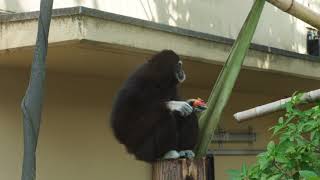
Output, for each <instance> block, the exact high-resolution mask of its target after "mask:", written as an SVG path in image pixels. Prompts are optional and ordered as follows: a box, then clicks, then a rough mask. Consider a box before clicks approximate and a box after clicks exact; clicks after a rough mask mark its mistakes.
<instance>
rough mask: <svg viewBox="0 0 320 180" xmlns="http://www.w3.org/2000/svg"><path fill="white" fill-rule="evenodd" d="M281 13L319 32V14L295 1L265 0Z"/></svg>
mask: <svg viewBox="0 0 320 180" xmlns="http://www.w3.org/2000/svg"><path fill="white" fill-rule="evenodd" d="M267 1H268V2H269V3H271V4H273V5H274V6H276V7H278V8H279V9H281V10H282V11H284V12H286V13H288V14H291V15H292V16H294V17H296V18H298V19H300V20H302V21H304V22H306V23H308V24H310V25H311V26H313V27H315V28H317V29H319V30H320V14H319V13H316V12H315V11H313V10H312V9H310V8H308V7H306V6H304V5H302V4H300V3H298V2H296V1H295V0H267Z"/></svg>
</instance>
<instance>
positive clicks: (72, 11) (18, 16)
mask: <svg viewBox="0 0 320 180" xmlns="http://www.w3.org/2000/svg"><path fill="white" fill-rule="evenodd" d="M74 15H84V16H90V17H94V18H100V19H105V20H109V21H115V22H119V23H124V24H130V25H134V26H139V27H144V28H148V29H153V30H158V31H163V32H169V33H173V34H177V35H181V36H188V37H192V38H197V39H202V40H207V41H212V42H216V43H222V44H228V45H232V44H233V42H234V41H235V40H234V39H231V38H226V37H222V36H216V35H213V34H208V33H203V32H199V31H193V30H189V29H184V28H180V27H174V26H169V25H166V24H161V23H155V22H152V21H146V20H142V19H137V18H133V17H129V16H123V15H119V14H114V13H110V12H105V11H100V10H97V9H92V8H87V7H83V6H77V7H70V8H59V9H54V10H53V11H52V17H63V16H74ZM38 16H39V11H32V12H23V13H14V14H3V15H0V23H7V22H16V21H26V20H34V19H37V18H38ZM250 49H252V50H257V51H262V52H265V53H270V54H275V55H281V56H287V57H291V58H296V59H302V60H309V61H315V62H320V57H317V56H311V55H307V54H301V53H297V52H293V51H288V50H284V49H279V48H275V47H269V46H265V45H260V44H255V43H251V45H250Z"/></svg>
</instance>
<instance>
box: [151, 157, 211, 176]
mask: <svg viewBox="0 0 320 180" xmlns="http://www.w3.org/2000/svg"><path fill="white" fill-rule="evenodd" d="M152 171H153V172H152V180H206V172H207V168H206V159H205V158H200V159H175V160H163V161H157V162H156V163H154V164H153V167H152Z"/></svg>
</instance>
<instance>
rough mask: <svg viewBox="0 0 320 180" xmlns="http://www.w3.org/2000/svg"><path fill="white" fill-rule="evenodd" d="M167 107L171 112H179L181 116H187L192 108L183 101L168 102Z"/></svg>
mask: <svg viewBox="0 0 320 180" xmlns="http://www.w3.org/2000/svg"><path fill="white" fill-rule="evenodd" d="M167 107H168V108H169V109H170V110H171V111H177V112H179V113H180V115H181V116H188V115H190V114H191V113H192V111H193V108H192V107H191V106H190V105H189V104H188V103H187V102H185V101H168V102H167Z"/></svg>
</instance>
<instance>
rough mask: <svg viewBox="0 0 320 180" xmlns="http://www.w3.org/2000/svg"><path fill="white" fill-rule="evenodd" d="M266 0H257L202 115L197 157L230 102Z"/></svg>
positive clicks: (204, 149) (206, 146)
mask: <svg viewBox="0 0 320 180" xmlns="http://www.w3.org/2000/svg"><path fill="white" fill-rule="evenodd" d="M264 4H265V0H255V2H254V4H253V6H252V8H251V10H250V12H249V14H248V16H247V19H246V21H245V23H244V24H243V26H242V28H241V31H240V33H239V35H238V38H237V39H236V41H235V42H234V44H233V46H232V48H231V51H230V54H229V57H228V59H227V61H226V63H225V65H224V66H223V69H222V71H221V72H220V74H219V77H218V80H217V82H216V84H215V85H214V88H213V90H212V91H211V95H210V97H209V100H208V109H207V110H206V111H205V112H204V114H203V115H202V116H201V117H200V120H199V122H200V125H199V126H200V135H199V141H198V144H197V146H196V148H195V153H196V157H205V156H206V153H207V150H208V146H209V144H210V142H211V139H212V136H213V133H214V130H215V129H216V127H217V125H218V123H219V120H220V117H221V114H222V111H223V109H224V107H225V105H226V104H227V102H228V99H229V97H230V94H231V91H232V88H233V87H234V84H235V81H236V79H237V77H238V75H239V72H240V69H241V65H242V63H243V61H244V57H245V55H246V53H247V51H248V48H249V45H250V42H251V40H252V37H253V34H254V32H255V30H256V27H257V24H258V22H259V18H260V16H261V12H262V9H263V6H264Z"/></svg>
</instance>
